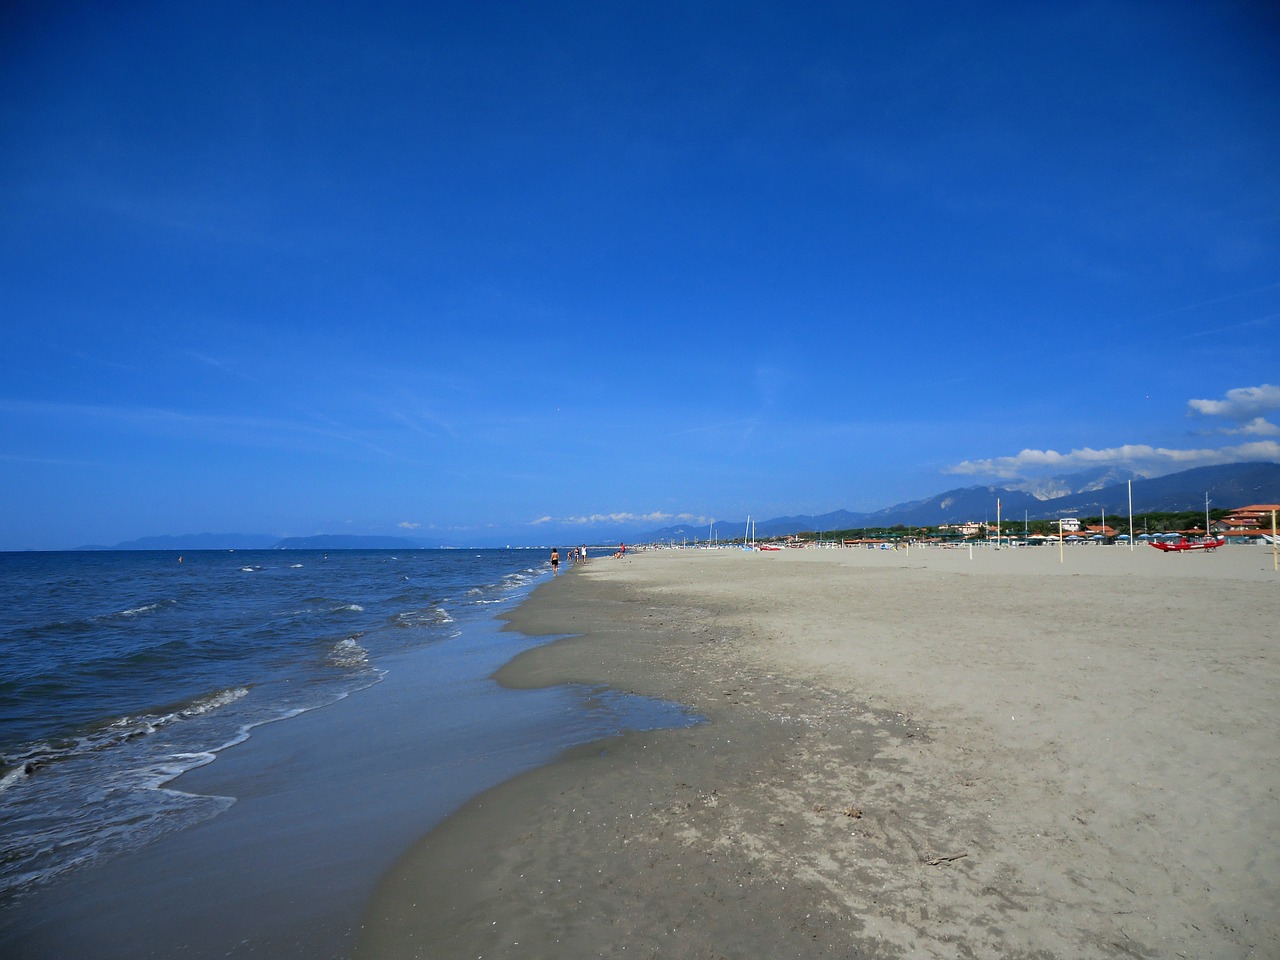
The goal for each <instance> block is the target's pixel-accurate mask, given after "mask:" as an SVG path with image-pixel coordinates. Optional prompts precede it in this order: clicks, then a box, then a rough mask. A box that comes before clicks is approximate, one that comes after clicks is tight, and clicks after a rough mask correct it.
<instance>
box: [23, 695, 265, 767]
mask: <svg viewBox="0 0 1280 960" xmlns="http://www.w3.org/2000/svg"><path fill="white" fill-rule="evenodd" d="M248 695H249V688H248V687H244V686H240V687H229V688H227V689H226V690H219V691H217V692H216V693H211V694H207V695H205V696H202V697H197V698H196V699H194V700H192V701H190V702H189V703H186V704H175V705H174V706H173V707H169V708H162V709H160V710H157V711H155V712H154V713H142V714H132V715H127V716H123V717H116V718H115V719H114V720H110V721H107V722H106V723H103V724H101V725H100V726H98V727H97V728H95V729H93V730H90V731H89V732H88V733H85V734H82V735H81V736H79V737H75V738H73V739H71V740H69V741H66V742H64V743H37V744H33V745H31V746H29V747H28V748H27V750H26V752H24V753H21V754H18V755H16V756H13V757H9V758H7V759H8V760H9V761H11V762H15V763H18V764H19V765H25V764H29V763H34V764H36V765H37V766H38V765H40V764H44V763H49V762H54V761H62V760H69V759H73V758H77V757H83V756H87V755H89V754H93V753H97V752H99V751H102V750H107V749H110V748H111V747H114V746H117V745H119V744H122V743H128V742H129V741H131V740H138V739H140V738H142V737H149V736H151V734H153V733H155V732H156V731H158V730H161V729H163V728H164V727H167V726H169V725H170V724H173V723H177V722H180V721H183V720H193V719H195V718H196V717H202V716H205V715H206V714H209V713H212V712H213V711H215V710H218V709H220V708H222V707H225V706H228V705H229V704H232V703H235V702H236V701H237V700H241V699H243V698H244V697H246V696H248ZM7 776H8V774H6V777H7Z"/></svg>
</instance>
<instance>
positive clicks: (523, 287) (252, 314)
mask: <svg viewBox="0 0 1280 960" xmlns="http://www.w3.org/2000/svg"><path fill="white" fill-rule="evenodd" d="M1266 6H1267V5H1264V4H1254V3H1239V4H1231V3H1159V4H1155V3H1082V4H1006V3H998V4H983V3H975V4H954V3H937V4H934V3H906V4H875V5H859V4H845V3H838V4H834V3H833V4H821V3H818V4H807V5H796V4H785V3H751V2H735V3H717V2H713V3H694V4H688V3H684V4H668V3H661V2H658V3H647V4H611V3H601V2H592V3H578V2H563V3H539V4H526V3H475V4H465V5H464V4H425V5H418V4H386V3H377V2H374V3H366V4H359V5H350V4H333V3H316V4H311V5H306V6H305V7H304V6H300V5H297V4H285V3H277V2H270V0H267V2H253V3H236V2H229V3H216V4H215V3H201V2H196V3H190V4H170V3H167V4H159V3H155V4H152V3H122V4H109V5H105V4H87V3H83V4H82V3H67V4H47V3H36V2H30V3H25V4H24V3H19V4H9V5H6V8H5V12H4V13H3V14H0V18H3V19H2V20H0V38H2V39H0V137H2V139H3V144H4V149H3V151H0V201H2V202H3V217H0V251H2V254H3V255H2V256H0V310H2V311H3V314H4V322H3V323H2V324H0V365H2V367H0V374H2V375H0V503H2V504H3V507H0V509H2V510H3V515H2V524H0V549H56V548H61V547H71V546H75V545H78V544H82V543H114V542H117V541H120V540H125V539H131V538H134V537H139V536H145V535H152V534H165V533H184V532H201V531H212V532H230V531H243V532H255V533H270V534H279V535H295V536H303V535H310V534H314V533H360V534H374V533H376V534H401V535H409V536H416V537H421V538H423V539H424V540H427V541H432V540H435V539H439V540H441V541H445V540H448V541H455V542H468V543H482V542H509V543H525V542H528V543H545V542H549V541H550V540H552V539H573V540H578V539H581V540H590V539H591V538H592V534H593V532H594V531H601V530H603V529H605V527H604V526H602V525H603V524H605V523H606V522H610V523H611V522H613V521H616V520H619V519H623V520H625V519H635V522H636V524H637V525H638V526H640V527H645V526H648V527H650V528H651V527H653V526H661V525H665V524H667V523H670V522H674V519H675V518H699V519H710V518H720V519H725V520H739V519H741V518H743V517H745V516H746V515H747V514H752V515H754V516H757V517H771V516H777V515H782V514H797V513H822V512H826V511H830V510H834V509H839V508H848V509H852V510H867V509H876V508H879V507H883V506H887V505H890V504H892V503H896V502H900V501H903V500H907V499H912V498H917V497H923V496H929V495H931V494H934V493H937V492H940V491H942V490H945V489H948V488H950V487H955V486H967V485H971V484H976V483H991V482H995V481H996V480H1004V481H1010V482H1012V481H1015V480H1017V479H1019V478H1026V477H1029V476H1035V475H1037V474H1045V473H1053V474H1062V473H1070V472H1074V471H1076V470H1080V469H1083V468H1086V467H1091V466H1095V465H1106V464H1116V465H1120V466H1128V467H1131V468H1136V469H1139V470H1143V471H1147V472H1153V473H1167V472H1172V471H1174V470H1179V469H1185V468H1188V467H1193V466H1200V465H1203V464H1206V463H1219V462H1230V461H1232V460H1280V443H1278V442H1277V441H1280V429H1277V427H1276V426H1275V424H1276V423H1278V422H1280V388H1277V387H1275V386H1272V384H1275V383H1280V371H1277V369H1276V367H1277V360H1278V359H1280V351H1278V350H1277V348H1276V344H1277V342H1278V341H1277V330H1278V326H1280V18H1277V16H1276V15H1274V14H1268V13H1264V12H1263V8H1264V7H1266ZM600 518H612V520H610V521H605V520H602V519H600Z"/></svg>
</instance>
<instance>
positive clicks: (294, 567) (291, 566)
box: [289, 563, 302, 570]
mask: <svg viewBox="0 0 1280 960" xmlns="http://www.w3.org/2000/svg"><path fill="white" fill-rule="evenodd" d="M289 569H290V570H301V569H302V564H300V563H291V564H289Z"/></svg>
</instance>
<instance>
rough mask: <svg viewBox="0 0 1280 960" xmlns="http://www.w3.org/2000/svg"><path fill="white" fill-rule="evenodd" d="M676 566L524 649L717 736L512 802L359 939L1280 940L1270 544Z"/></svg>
mask: <svg viewBox="0 0 1280 960" xmlns="http://www.w3.org/2000/svg"><path fill="white" fill-rule="evenodd" d="M1062 560H1063V561H1064V562H1060V556H1059V551H1058V550H1057V549H1055V548H1030V549H1021V550H1002V551H998V552H997V551H991V550H978V551H975V552H974V554H973V556H972V558H970V556H969V554H968V552H967V551H965V550H942V549H936V548H935V549H927V550H925V549H915V550H912V551H911V552H910V553H909V554H908V553H907V552H905V551H897V552H894V551H868V550H833V551H787V552H783V553H774V554H760V553H755V554H748V553H744V552H742V551H723V552H716V551H669V552H658V553H650V554H642V555H640V556H638V557H635V558H633V559H628V560H626V561H612V560H607V559H601V560H597V561H593V562H592V563H591V564H590V565H588V566H587V567H586V568H579V569H577V570H573V571H572V572H571V574H570V575H569V576H562V577H560V578H559V579H558V580H557V581H555V582H552V583H548V584H547V585H546V586H544V587H543V588H541V589H539V590H538V591H537V592H536V593H535V594H534V596H533V597H532V598H531V599H530V600H529V601H528V602H527V603H526V604H524V605H523V606H522V607H521V608H520V609H519V610H517V611H516V613H515V615H514V616H513V617H512V618H511V619H512V623H513V625H514V626H515V627H517V628H519V629H521V630H523V631H525V632H528V633H536V634H575V635H576V636H571V637H569V638H567V639H563V640H560V641H558V642H556V643H553V644H550V645H548V646H545V647H541V648H538V649H536V650H533V651H530V652H528V653H525V654H523V655H521V656H520V657H518V658H517V659H516V660H515V661H514V662H513V663H512V664H511V665H509V666H508V667H507V668H505V669H504V670H503V671H502V673H501V674H500V677H501V679H502V680H503V681H504V682H506V683H509V684H511V685H515V686H538V685H545V684H554V683H562V682H567V681H573V682H586V683H607V684H609V685H610V686H612V687H615V688H617V689H622V690H629V691H634V692H638V693H643V694H649V695H655V696H660V697H665V698H669V699H674V700H678V701H681V702H683V703H686V704H688V705H690V706H692V707H693V708H695V709H696V710H698V711H699V712H701V713H702V714H703V715H705V716H706V717H707V718H708V720H709V722H708V723H706V724H703V725H700V726H696V727H692V728H688V729H682V730H674V731H672V730H668V731H654V732H648V733H639V734H629V735H627V736H624V737H620V738H617V739H614V740H610V741H608V742H605V743H602V744H597V745H595V746H593V747H591V748H584V749H581V750H579V751H577V752H576V753H574V754H573V755H571V756H569V757H566V758H564V759H563V760H562V761H561V762H559V763H557V764H555V765H553V766H551V767H547V768H543V769H540V770H536V771H534V772H532V773H530V774H526V775H524V776H522V777H520V778H518V779H516V780H514V781H512V782H510V783H508V784H505V785H503V786H501V787H499V788H497V789H495V790H492V791H490V792H489V793H487V794H485V795H483V796H481V797H480V798H479V799H477V800H476V801H475V802H473V803H472V804H470V805H469V806H467V807H466V808H465V809H463V810H462V811H461V812H459V813H458V814H456V815H455V816H454V817H452V818H451V819H450V820H449V821H448V822H447V823H446V824H445V825H444V826H443V827H441V828H439V829H437V830H436V831H433V832H432V833H431V834H429V835H428V836H427V837H426V838H424V839H423V840H422V841H421V842H420V843H419V844H418V845H417V846H416V847H415V848H414V849H413V850H412V851H411V852H409V853H408V854H407V855H406V856H405V857H404V858H403V859H402V860H401V862H400V863H399V864H398V865H397V867H396V868H395V869H394V870H393V871H392V872H391V873H390V874H389V875H388V876H387V877H386V878H385V880H384V882H383V884H382V887H381V889H380V892H379V894H378V896H377V898H376V899H375V901H374V902H373V904H372V906H371V908H370V910H369V913H368V915H367V916H366V918H365V926H364V930H363V933H362V937H361V941H360V944H359V949H358V955H359V956H362V957H378V958H381V957H397V958H398V957H419V956H420V957H432V958H453V957H484V958H495V957H557V958H563V957H569V958H576V957H596V956H607V957H637V956H638V957H667V958H679V957H698V958H704V957H705V958H712V957H726V958H737V957H753V958H754V957H760V958H764V957H768V958H773V957H858V958H862V957H885V958H889V957H895V958H896V957H928V958H932V957H1063V958H1067V957H1071V958H1076V957H1079V958H1091V957H1143V958H1152V957H1214V958H1227V957H1256V958H1275V957H1280V920H1278V917H1280V844H1278V843H1277V840H1278V839H1280V802H1278V801H1280V797H1278V796H1277V789H1278V788H1280V709H1277V702H1278V700H1277V697H1278V694H1280V683H1278V682H1277V681H1280V667H1278V660H1277V655H1276V654H1277V651H1276V646H1277V640H1278V635H1280V631H1278V629H1277V622H1278V617H1277V614H1278V613H1280V596H1278V594H1280V575H1277V574H1276V573H1275V572H1274V571H1273V569H1272V555H1271V552H1270V551H1269V550H1268V549H1263V548H1258V547H1228V548H1225V549H1223V550H1220V551H1218V552H1217V553H1216V554H1212V555H1209V554H1189V555H1167V556H1166V555H1163V554H1160V553H1158V552H1157V551H1154V550H1150V549H1146V548H1139V549H1138V550H1136V551H1131V550H1129V549H1128V548H1125V547H1095V546H1090V547H1072V548H1069V549H1067V550H1066V551H1065V554H1064V555H1063V556H1062Z"/></svg>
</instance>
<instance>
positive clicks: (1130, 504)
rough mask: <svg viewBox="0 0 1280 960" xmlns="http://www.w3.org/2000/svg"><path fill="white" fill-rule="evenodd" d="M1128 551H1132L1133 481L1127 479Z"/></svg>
mask: <svg viewBox="0 0 1280 960" xmlns="http://www.w3.org/2000/svg"><path fill="white" fill-rule="evenodd" d="M1129 552H1130V553H1133V481H1132V480H1130V481H1129Z"/></svg>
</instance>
